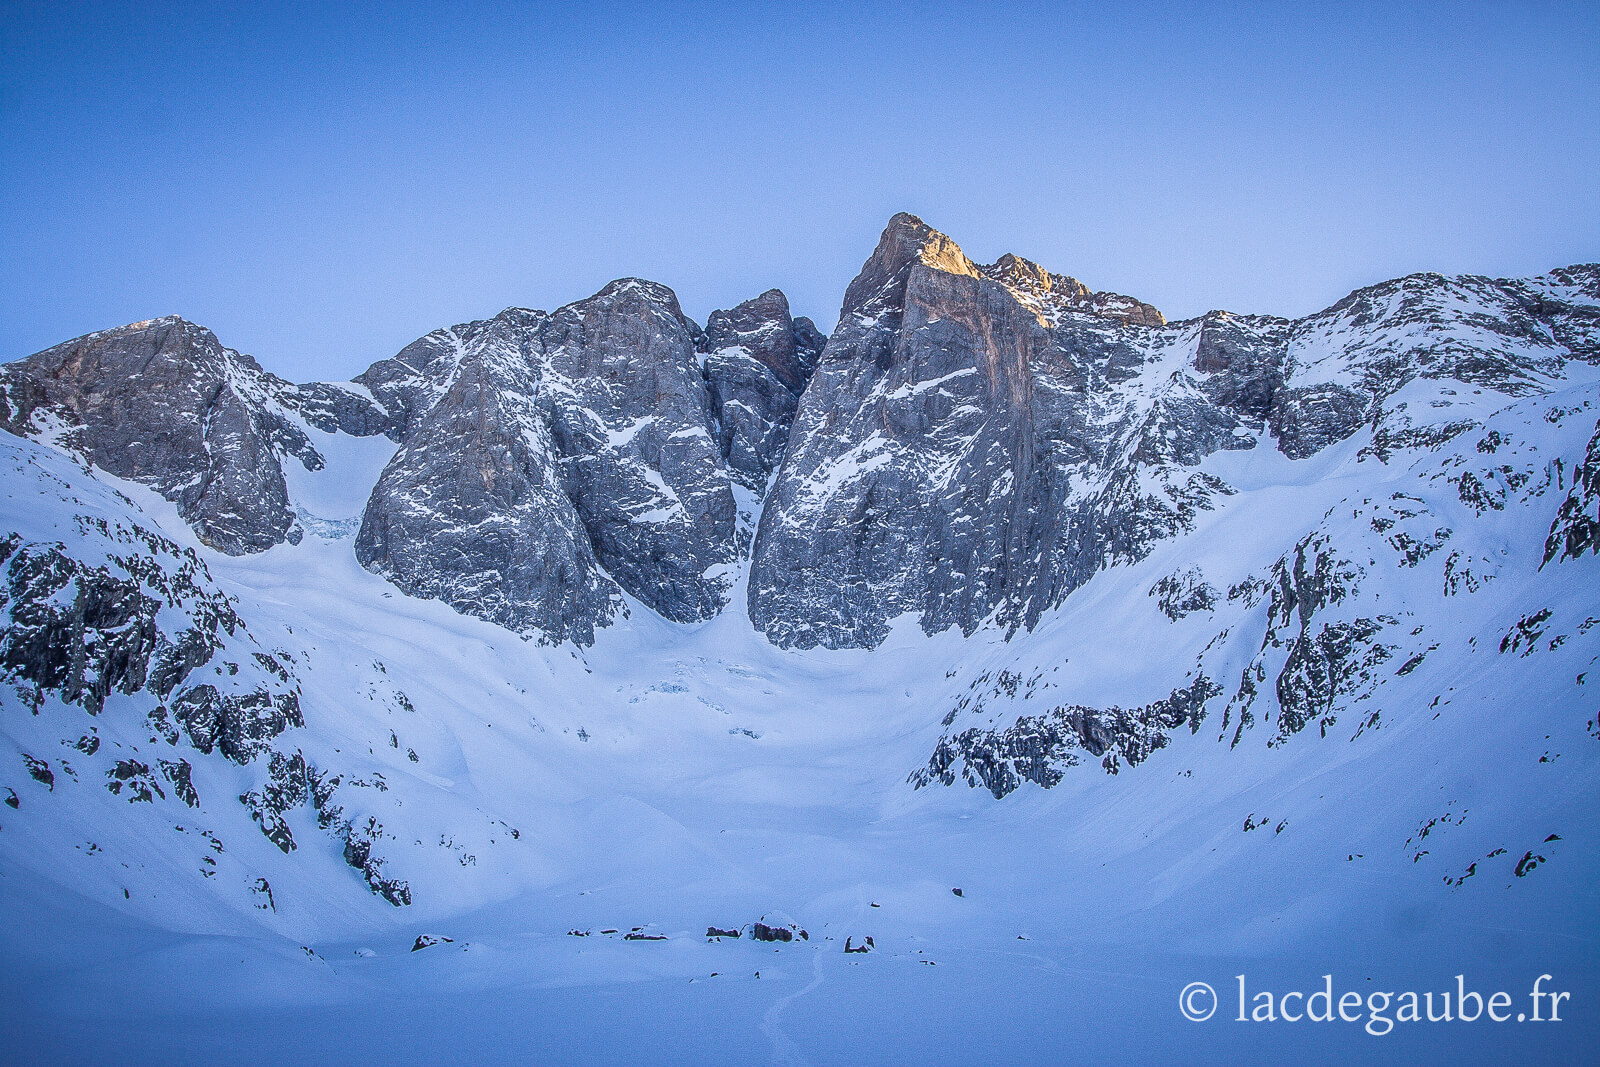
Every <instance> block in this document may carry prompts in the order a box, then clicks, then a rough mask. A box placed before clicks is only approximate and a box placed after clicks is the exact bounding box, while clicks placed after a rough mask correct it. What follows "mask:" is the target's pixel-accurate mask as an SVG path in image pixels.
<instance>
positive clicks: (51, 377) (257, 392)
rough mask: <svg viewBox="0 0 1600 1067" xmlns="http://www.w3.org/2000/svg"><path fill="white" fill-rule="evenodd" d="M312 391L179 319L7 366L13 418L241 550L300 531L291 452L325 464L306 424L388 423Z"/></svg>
mask: <svg viewBox="0 0 1600 1067" xmlns="http://www.w3.org/2000/svg"><path fill="white" fill-rule="evenodd" d="M305 388H306V390H307V391H306V392H304V393H302V391H301V388H300V387H298V386H295V385H292V384H291V383H289V382H286V381H284V380H283V379H281V378H278V377H276V376H275V375H272V374H268V373H267V372H265V371H263V370H262V369H261V367H260V366H259V365H258V364H257V363H256V361H255V360H253V359H251V358H250V357H249V356H244V355H240V354H239V353H238V352H235V351H233V350H232V349H228V348H224V347H222V345H221V343H220V342H218V340H217V338H216V336H215V335H214V334H212V332H211V331H210V330H208V329H206V328H205V327H203V326H196V325H195V324H194V323H192V322H186V321H184V320H183V319H180V318H177V317H176V316H172V317H168V318H164V319H152V320H151V321H149V322H139V323H134V324H133V325H131V326H124V327H122V328H120V329H116V330H106V331H103V332H101V333H94V334H89V335H87V336H85V337H80V338H77V339H76V340H73V341H68V342H66V343H64V344H60V345H57V346H56V347H54V348H51V349H47V350H45V351H43V352H40V353H38V354H37V355H34V356H30V357H28V358H27V359H24V360H20V361H18V362H16V363H11V364H8V365H6V366H5V367H4V368H0V427H3V428H4V429H6V430H9V431H11V432H12V433H14V434H17V435H18V436H24V437H35V438H39V439H42V440H46V441H49V442H50V443H52V444H55V445H57V446H59V447H62V448H64V449H66V450H68V451H70V452H74V453H77V454H78V455H80V456H81V457H82V458H83V459H85V460H87V461H88V462H90V463H92V464H94V465H95V466H97V467H100V468H101V469H103V470H106V471H109V472H111V473H112V474H115V475H117V476H119V477H122V478H128V479H130V480H132V481H136V482H141V483H143V484H145V485H148V486H150V487H151V488H153V489H155V490H156V491H157V492H158V493H160V494H161V495H162V496H164V497H166V498H167V499H168V500H170V501H172V502H173V503H174V504H176V505H177V506H178V513H179V514H180V515H181V516H182V517H183V519H184V521H185V522H187V523H188V524H189V525H190V526H191V527H193V529H194V531H195V533H196V534H197V535H198V536H199V537H200V539H201V540H202V541H204V542H205V543H206V544H208V545H210V546H212V547H213V548H217V549H220V550H221V551H223V552H226V553H228V554H230V555H242V554H244V553H247V552H259V551H262V550H263V549H267V548H270V547H272V546H273V545H275V544H278V543H280V542H282V541H285V540H290V541H298V540H299V539H300V530H299V527H298V526H297V525H296V524H295V520H294V513H293V511H292V510H291V509H290V507H289V497H288V491H287V489H286V487H285V485H284V480H283V467H282V465H281V463H282V460H283V459H284V458H285V457H292V458H294V459H295V460H297V461H298V462H300V463H301V464H303V465H304V466H305V467H306V469H308V470H320V469H321V468H322V466H323V459H322V456H321V455H319V454H318V452H317V450H316V448H314V447H313V446H312V444H311V441H310V440H309V439H308V438H307V436H306V434H305V432H304V431H303V430H302V429H301V428H300V427H299V425H298V424H297V422H296V420H295V417H294V416H295V415H296V414H302V411H301V409H302V408H304V409H307V410H305V411H304V412H303V415H304V417H305V418H306V419H307V421H309V422H310V423H311V424H312V425H316V426H319V427H321V428H324V429H334V428H345V429H346V432H356V431H358V430H361V431H364V432H382V430H383V428H384V425H385V419H384V416H383V414H382V412H380V411H378V410H377V409H376V408H374V407H373V405H372V404H371V402H370V401H367V400H365V399H364V398H361V397H359V396H357V395H355V394H352V393H350V392H349V391H348V390H346V389H344V388H342V387H340V386H336V385H317V386H308V387H305Z"/></svg>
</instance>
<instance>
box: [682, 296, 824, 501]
mask: <svg viewBox="0 0 1600 1067" xmlns="http://www.w3.org/2000/svg"><path fill="white" fill-rule="evenodd" d="M825 343H826V339H825V338H824V337H823V336H822V335H821V334H820V333H818V332H817V328H816V326H815V325H814V324H813V323H812V322H811V320H810V319H807V318H803V317H802V318H799V319H794V318H791V317H790V315H789V301H788V300H787V299H785V298H784V295H783V294H782V293H781V292H779V291H778V290H776V289H769V290H767V291H766V292H764V293H762V294H761V295H760V296H758V297H756V298H755V299H754V300H747V301H745V302H744V303H742V304H740V305H739V306H738V307H736V308H734V309H733V310H731V311H713V312H712V313H711V317H710V318H709V319H708V320H707V321H706V330H705V334H704V336H703V337H702V338H701V340H700V351H701V352H702V353H703V357H702V358H703V360H704V366H705V376H706V384H707V387H708V389H709V390H710V395H711V412H712V416H713V419H714V421H715V424H716V430H717V445H718V448H719V449H720V450H721V452H722V458H723V461H724V462H725V463H726V464H727V467H728V473H729V474H730V475H731V476H732V477H733V478H734V479H735V480H736V481H738V482H739V483H740V484H742V485H744V486H746V487H747V488H749V489H751V490H753V491H755V492H757V493H762V492H764V491H765V490H766V486H767V479H768V478H769V477H770V476H771V474H772V472H773V471H774V470H775V469H777V466H778V462H779V461H780V460H781V459H782V458H783V450H784V448H785V446H786V445H787V444H788V441H789V425H790V423H791V422H792V421H793V419H794V413H795V409H796V408H797V406H798V404H799V398H800V394H801V392H803V391H804V389H805V387H806V383H807V382H809V381H810V380H811V373H812V371H813V370H815V369H816V365H817V359H818V357H820V356H821V355H822V347H823V345H824V344H825Z"/></svg>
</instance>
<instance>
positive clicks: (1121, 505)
mask: <svg viewBox="0 0 1600 1067" xmlns="http://www.w3.org/2000/svg"><path fill="white" fill-rule="evenodd" d="M1597 298H1600V271H1597V269H1596V268H1594V267H1575V268H1571V269H1569V270H1566V271H1556V272H1553V273H1552V274H1550V275H1546V276H1544V277H1543V278H1537V279H1532V280H1528V281H1510V282H1507V281H1492V280H1490V279H1486V278H1472V277H1468V278H1458V279H1446V278H1442V277H1439V276H1437V275H1416V276H1412V277H1408V278H1403V279H1399V280H1397V281H1394V282H1389V283H1385V284H1384V285H1380V286H1374V287H1372V288H1370V289H1363V290H1360V291H1358V292H1356V293H1353V294H1351V295H1350V296H1349V297H1347V298H1346V299H1344V300H1342V301H1340V302H1339V303H1337V304H1335V305H1334V306H1333V307H1331V308H1329V309H1328V310H1327V311H1324V312H1320V313H1318V314H1316V315H1312V316H1309V317H1307V318H1305V319H1300V320H1292V321H1291V320H1286V319H1273V318H1265V317H1248V316H1234V315H1230V314H1227V313H1225V312H1213V313H1212V314H1209V315H1206V316H1204V317H1202V318H1200V319H1198V320H1190V321H1186V322H1177V323H1167V322H1165V320H1164V319H1163V318H1162V316H1161V315H1160V313H1159V312H1157V311H1156V310H1155V309H1154V308H1152V307H1150V306H1149V305H1146V304H1143V303H1140V302H1139V301H1136V300H1133V299H1131V298H1128V297H1121V296H1116V295H1113V294H1105V293H1099V294H1095V293H1090V292H1089V291H1088V289H1087V287H1085V286H1083V285H1082V284H1081V283H1078V282H1076V281H1075V280H1073V279H1071V278H1063V277H1061V276H1059V275H1054V274H1050V273H1049V272H1047V271H1045V270H1043V269H1042V268H1040V267H1038V266H1036V265H1035V264H1032V263H1030V262H1028V261H1027V260H1024V259H1020V258H1019V257H1016V256H1012V255H1008V256H1004V257H1002V258H1001V259H1000V260H998V261H997V262H996V263H994V264H992V265H990V266H979V265H977V264H974V263H972V262H971V261H970V260H969V259H968V258H967V257H966V256H965V255H964V254H963V253H962V252H961V250H960V249H959V248H958V247H957V246H956V245H955V243H954V242H953V241H951V240H950V239H949V238H948V237H946V236H945V235H943V234H941V233H939V232H938V231H936V230H934V229H932V228H931V227H929V226H927V225H926V224H925V223H923V222H922V221H921V220H919V219H916V218H914V217H912V216H910V215H897V216H896V217H895V218H894V219H892V220H891V221H890V224H889V228H888V229H887V230H886V231H885V232H884V234H883V237H882V239H881V240H880V241H879V244H878V247H877V250H876V251H875V252H874V253H873V255H872V257H871V258H870V259H869V260H868V261H867V263H866V265H865V266H864V267H863V268H862V271H861V273H860V275H858V276H857V278H856V279H855V281H853V282H852V283H851V284H850V287H849V288H848V289H847V290H846V293H845V300H844V306H843V307H842V309H841V311H840V316H839V324H838V326H837V327H836V328H835V330H834V333H833V336H832V337H831V338H830V339H829V341H828V345H827V348H826V349H825V350H824V352H823V354H822V359H821V362H820V364H819V365H818V368H817V371H816V373H815V375H814V376H813V378H812V381H811V384H810V386H809V387H808V388H807V390H806V393H805V395H804V397H802V399H801V403H800V409H799V411H798V413H797V414H796V416H795V421H794V428H793V431H792V432H791V437H790V441H789V446H788V449H787V452H786V454H785V458H784V462H783V464H782V466H781V467H780V469H779V471H778V475H777V478H776V481H775V483H774V486H773V489H772V491H771V493H770V495H769V497H768V501H767V506H766V507H765V509H764V510H763V513H762V518H761V526H760V530H759V533H758V535H757V538H756V546H755V552H754V559H753V562H752V566H751V577H750V586H749V612H750V618H751V620H752V621H753V622H754V623H755V625H756V626H757V627H758V628H760V629H762V630H764V631H765V632H766V634H767V635H768V637H769V638H771V639H772V640H773V641H775V642H777V643H778V644H780V645H792V646H798V647H809V646H812V645H818V644H820V645H825V646H828V647H844V646H871V645H874V644H876V643H877V642H879V641H880V640H882V639H883V637H884V635H885V634H886V633H887V630H888V625H889V622H890V620H892V619H894V618H895V617H896V616H899V615H901V614H903V613H907V612H910V613H914V614H915V615H916V616H917V617H918V618H919V619H920V622H921V625H922V627H923V629H924V630H926V631H927V632H929V633H935V632H938V631H940V630H943V629H946V628H948V627H951V626H955V627H959V628H960V629H961V631H962V632H963V633H966V634H970V633H972V632H973V631H974V630H975V629H976V628H977V627H978V626H979V625H981V624H982V623H984V622H985V621H986V620H990V619H993V620H994V621H996V622H998V623H999V624H1001V625H1003V626H1006V627H1009V628H1011V629H1015V628H1016V627H1018V626H1024V627H1030V628H1031V627H1032V626H1033V625H1035V623H1036V622H1037V621H1038V619H1039V617H1040V615H1041V613H1042V612H1044V611H1045V610H1047V609H1049V608H1052V607H1054V606H1056V605H1058V604H1060V603H1061V602H1062V600H1063V598H1064V597H1066V596H1067V595H1068V594H1069V593H1071V592H1072V591H1073V590H1074V589H1076V588H1078V587H1079V586H1081V585H1082V584H1083V583H1084V582H1085V581H1086V580H1087V579H1088V578H1089V577H1090V576H1092V575H1093V574H1095V573H1096V572H1098V571H1099V570H1101V569H1102V568H1104V567H1107V566H1111V565H1114V564H1117V563H1126V562H1131V561H1134V560H1137V559H1140V558H1142V557H1143V556H1144V555H1145V554H1146V553H1147V552H1148V551H1149V549H1150V547H1151V546H1152V545H1153V544H1155V543H1156V542H1158V541H1161V540H1164V539H1168V538H1171V537H1173V536H1174V535H1176V534H1179V533H1182V532H1185V531H1188V530H1191V529H1193V526H1194V521H1195V516H1196V515H1197V513H1199V512H1201V511H1204V510H1207V509H1210V508H1212V507H1213V506H1214V504H1215V502H1216V501H1217V499H1218V498H1219V497H1222V496H1226V495H1228V494H1230V493H1232V492H1233V488H1232V487H1231V486H1230V485H1228V484H1227V483H1226V481H1224V480H1222V479H1220V478H1218V477H1217V476H1216V475H1214V474H1212V473H1210V472H1208V470H1207V469H1206V467H1205V461H1206V459H1207V457H1209V456H1211V455H1213V454H1214V453H1216V452H1218V451H1222V450H1244V449H1253V448H1255V447H1257V445H1258V443H1260V442H1262V441H1269V442H1270V444H1271V446H1272V447H1275V448H1276V449H1277V450H1278V451H1280V452H1281V453H1282V454H1283V455H1285V456H1287V457H1289V458H1290V459H1305V458H1307V457H1310V456H1313V455H1315V454H1317V453H1318V452H1320V451H1321V450H1323V449H1325V448H1327V447H1328V446H1329V445H1331V444H1333V443H1335V442H1338V441H1342V440H1344V439H1346V438H1348V437H1350V436H1351V435H1352V434H1354V433H1356V432H1357V431H1358V430H1360V429H1362V428H1368V429H1370V430H1371V431H1372V433H1373V435H1374V447H1375V448H1378V449H1391V448H1404V447H1407V446H1420V447H1430V446H1435V445H1437V444H1439V443H1441V442H1442V441H1443V440H1445V439H1447V438H1448V437H1449V436H1450V435H1451V434H1453V433H1456V432H1460V431H1461V429H1463V428H1464V427H1466V426H1469V425H1473V424H1474V420H1475V419H1476V418H1480V417H1481V416H1482V414H1483V413H1485V412H1486V411H1487V410H1489V408H1490V404H1489V402H1488V401H1483V400H1480V399H1479V398H1480V397H1482V396H1483V394H1484V392H1485V391H1490V392H1492V393H1494V394H1498V395H1499V396H1500V397H1501V398H1502V399H1503V400H1504V399H1509V398H1515V397H1519V396H1523V395H1527V394H1529V393H1535V392H1548V391H1550V390H1552V389H1553V388H1555V387H1556V386H1557V385H1559V384H1560V383H1561V382H1562V381H1563V380H1564V377H1565V374H1564V367H1565V366H1566V364H1567V363H1568V362H1569V361H1572V360H1578V361H1583V362H1586V363H1594V362H1596V361H1597V360H1600V344H1597V341H1600V335H1597V334H1596V332H1595V322H1596V318H1595V316H1596V300H1597Z"/></svg>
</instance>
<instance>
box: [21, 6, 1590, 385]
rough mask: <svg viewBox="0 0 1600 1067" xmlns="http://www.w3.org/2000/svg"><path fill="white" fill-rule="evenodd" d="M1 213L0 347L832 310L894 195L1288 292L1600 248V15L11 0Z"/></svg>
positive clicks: (1285, 302)
mask: <svg viewBox="0 0 1600 1067" xmlns="http://www.w3.org/2000/svg"><path fill="white" fill-rule="evenodd" d="M1335 6H1337V8H1338V10H1337V12H1332V11H1324V10H1322V8H1324V7H1328V8H1332V7H1335ZM0 200H3V203H4V205H5V206H4V209H3V210H0V359H15V358H19V357H21V356H24V355H27V354H29V353H31V352H33V351H36V350H38V349H40V348H43V347H46V346H48V345H50V344H53V343H56V342H58V341H61V340H64V339H66V338H69V337H72V336H75V335H77V334H80V333H85V332H88V331H90V330H94V329H102V328H105V327H109V326H113V325H120V324H122V323H125V322H129V321H134V320H137V319H142V318H148V317H151V316H155V315H162V314H169V313H177V314H182V315H184V316H186V317H188V318H191V319H194V320H196V321H198V322H202V323H204V324H206V325H208V326H210V327H211V328H212V329H214V330H215V331H216V332H217V333H218V335H219V336H220V337H221V338H222V340H223V341H224V343H226V344H229V345H231V346H233V347H236V348H239V349H242V350H244V351H247V352H250V353H252V354H254V355H256V356H257V357H258V358H260V359H261V361H262V362H263V363H264V364H265V365H266V366H267V367H269V368H270V369H273V370H276V371H278V372H279V373H282V374H284V375H286V376H288V377H291V378H295V379H300V380H305V379H311V378H344V377H348V376H350V375H353V374H355V373H358V372H359V371H360V370H361V369H362V368H364V367H365V366H366V365H367V364H368V363H370V362H372V361H373V360H375V359H380V358H383V357H386V356H389V355H392V354H393V353H394V352H395V351H397V350H398V349H399V348H400V347H402V346H403V345H404V344H406V343H407V342H408V341H410V340H412V339H413V338H415V337H417V336H419V335H421V334H423V333H425V332H427V331H428V330H430V329H432V328H434V327H436V326H440V325H446V324H450V323H454V322H460V321H465V320H468V319H472V318H481V317H485V316H488V315H492V314H494V313H495V312H497V311H499V310H500V309H501V308H503V307H506V306H508V305H512V304H520V305H523V306H531V307H541V308H553V307H556V306H558V305H560V304H563V303H566V302H568V301H570V300H574V299H578V298H580V297H583V296H586V295H588V294H590V293H592V292H594V291H595V290H597V289H598V288H600V286H601V285H603V284H604V283H605V282H606V281H608V280H610V279H611V278H614V277H620V276H624V275H639V276H644V277H649V278H653V279H655V280H658V281H661V282H664V283H666V284H668V285H670V286H672V287H673V288H674V289H675V290H676V291H677V292H678V294H679V297H680V299H681V300H682V302H683V304H684V307H685V310H686V311H688V312H689V314H691V315H692V316H694V317H695V318H696V319H698V320H701V321H703V320H704V318H705V315H706V313H707V312H708V311H710V310H711V309H713V308H716V307H726V306H729V305H731V304H733V303H736V302H737V301H739V300H741V299H744V298H746V297H749V296H753V295H754V294H756V293H757V292H760V291H761V290H763V289H765V288H768V287H770V286H774V285H775V286H778V287H780V288H782V289H784V290H785V291H786V292H787V293H788V294H789V296H790V300H791V303H792V305H793V306H794V309H795V311H796V313H797V314H809V315H812V316H813V317H814V318H816V319H817V320H818V322H819V324H821V325H822V326H823V328H824V329H827V328H829V327H830V326H831V325H832V323H833V319H834V316H835V315H836V314H837V311H838V305H839V299H840V297H841V295H842V294H843V291H844V287H845V285H846V284H847V283H848V281H849V280H850V278H851V277H852V276H853V275H854V274H855V272H856V271H857V270H858V269H859V268H860V265H861V262H862V261H863V260H864V259H865V258H866V257H867V255H868V254H869V253H870V251H871V249H872V245H873V243H874V242H875V240H876V238H877V235H878V232H879V230H880V229H881V228H882V226H883V223H884V222H885V221H886V220H887V218H888V217H889V215H891V214H892V213H894V212H895V211H899V210H909V211H913V212H915V213H917V214H919V215H921V216H922V217H923V218H925V219H926V220H927V221H928V222H930V223H931V224H933V225H935V226H937V227H939V228H940V229H942V230H944V231H946V232H947V233H949V234H950V235H951V236H952V237H954V238H955V239H956V240H957V241H958V242H959V243H961V244H962V246H963V247H964V248H965V249H966V250H967V252H968V253H969V254H970V255H972V256H973V257H974V258H977V259H980V260H984V261H987V260H991V259H993V258H995V257H997V256H998V255H1000V254H1001V253H1003V252H1007V251H1015V252H1017V253H1019V254H1022V255H1026V256H1028V257H1029V258H1032V259H1036V260H1038V261H1040V262H1041V263H1043V264H1044V265H1046V266H1047V267H1049V268H1051V269H1052V270H1056V271H1059V272H1062V273H1069V274H1073V275H1076V276H1077V277H1079V278H1081V279H1083V280H1084V281H1085V282H1087V283H1088V284H1090V285H1091V286H1093V287H1095V288H1099V289H1113V290H1117V291H1121V292H1127V293H1131V294H1133V295H1135V296H1138V297H1140V298H1141V299H1144V300H1148V301H1150V302H1151V303H1154V304H1155V305H1157V306H1158V307H1160V308H1162V309H1163V310H1164V311H1165V312H1167V314H1168V315H1169V316H1171V317H1183V316H1188V315H1194V314H1198V313H1200V312H1203V311H1206V310H1208V309H1210V308H1213V307H1225V308H1228V309H1231V310H1235V311H1244V312H1273V313H1280V314H1296V315H1298V314H1304V313H1307V312H1309V311H1312V310H1315V309H1317V308H1320V307H1323V306H1326V305H1327V304H1329V303H1332V302H1333V301H1334V300H1336V299H1338V298H1339V297H1340V296H1342V295H1343V294H1344V293H1345V292H1347V291H1348V290H1350V289H1351V288H1354V287H1356V286H1359V285H1364V284H1368V283H1371V282H1375V281H1378V280H1381V279H1383V278H1386V277H1392V276H1394V275H1398V274H1403V273H1407V272H1410V271H1414V270H1437V271H1443V272H1465V271H1471V272H1478V273H1488V274H1496V275H1515V274H1529V273H1538V272H1540V271H1543V270H1545V269H1548V268H1550V267H1553V266H1557V265H1563V264H1567V263H1572V262H1580V261H1592V260H1596V259H1600V210H1597V208H1596V204H1600V5H1594V4H1566V5H1562V4H1521V3H1498V4H1485V5H1431V4H1403V5H1372V6H1362V5H1288V4H1285V5H1262V6H1252V5H1248V4H1219V5H1214V6H1212V5H1203V4H1184V5H1177V4H1165V5H1163V4H1138V5H1120V4H1093V5H1089V4H1083V5H1079V4H1072V3H1051V4H1003V3H988V4H954V3H925V4H909V3H896V4H887V3H878V4H875V3H850V4H837V5H832V4H803V3H796V4H788V5H768V4H749V5H745V4H692V3H684V4H656V5H651V4H592V5H582V6H581V8H580V6H579V5H543V4H535V3H522V4H514V3H473V4H460V5H404V6H396V5H377V4H372V5H368V4H355V3H351V4H326V5H325V4H303V5H298V4H228V3H221V4H206V5H193V6H188V5H169V4H160V3H140V4H130V5H115V4H93V5H77V4H70V3H67V4H62V3H51V4H40V5H34V4H28V3H16V2H12V0H5V2H4V3H3V5H0Z"/></svg>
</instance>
